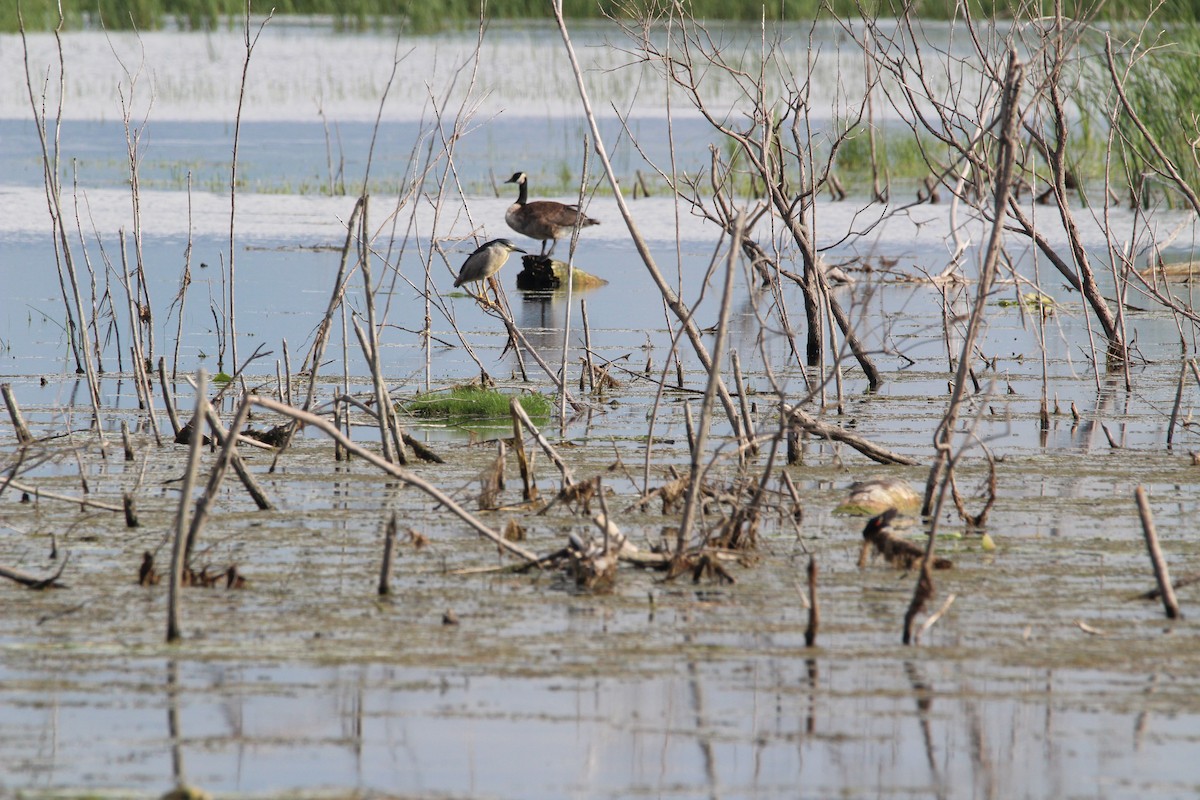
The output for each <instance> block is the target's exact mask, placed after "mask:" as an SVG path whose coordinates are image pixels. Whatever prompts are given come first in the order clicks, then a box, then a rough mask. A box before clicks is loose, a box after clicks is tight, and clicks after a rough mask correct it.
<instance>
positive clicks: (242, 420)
mask: <svg viewBox="0 0 1200 800" xmlns="http://www.w3.org/2000/svg"><path fill="white" fill-rule="evenodd" d="M242 407H245V401H244V400H243V401H242ZM242 407H239V408H238V413H237V414H235V415H234V418H233V422H231V423H230V429H229V430H228V431H226V430H225V428H224V427H223V426H222V425H221V420H220V418H219V417H217V412H215V411H214V410H213V408H212V406H211V405H210V406H209V407H208V409H207V413H206V417H207V419H208V427H209V428H210V429H211V430H212V432H213V436H214V437H215V438H216V440H217V441H218V442H219V443H220V444H221V447H222V451H221V455H220V459H221V460H222V461H225V460H228V462H229V463H230V465H232V466H233V469H234V471H235V472H237V474H238V478H239V479H240V480H241V482H242V485H243V486H245V487H246V492H247V493H248V494H249V495H250V499H252V500H253V501H254V504H255V505H256V506H258V508H259V510H260V511H271V510H272V509H274V508H275V506H274V505H273V504H272V503H271V501H270V500H268V499H267V495H266V492H264V491H263V490H262V487H261V486H259V485H258V481H257V480H255V479H254V475H253V474H252V473H251V472H250V470H248V469H247V468H246V463H245V462H244V461H242V457H241V456H240V455H239V454H238V451H237V448H236V446H235V447H232V448H231V447H230V442H233V443H234V444H235V445H236V444H247V445H250V446H252V447H261V448H266V449H270V446H269V445H265V444H263V443H262V442H259V441H255V440H254V439H250V438H248V437H246V436H243V435H242V434H241V433H240V431H241V429H242V426H243V425H245V424H246V419H247V417H248V416H249V413H248V412H247V413H243V412H242ZM218 463H219V462H218Z"/></svg>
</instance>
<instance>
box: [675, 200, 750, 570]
mask: <svg viewBox="0 0 1200 800" xmlns="http://www.w3.org/2000/svg"><path fill="white" fill-rule="evenodd" d="M744 224H745V214H744V213H743V214H739V215H738V218H737V222H736V223H735V225H734V230H733V239H732V241H731V242H730V244H729V256H728V259H727V261H726V264H725V286H724V289H723V291H722V294H721V310H720V312H719V314H718V315H717V332H716V335H715V337H714V339H713V352H712V361H711V363H710V365H709V367H708V384H707V386H706V387H705V390H704V400H703V402H702V403H701V404H700V424H699V426H698V428H697V430H696V447H695V449H694V450H693V451H692V459H691V473H690V474H689V481H688V489H687V495H686V498H685V500H684V505H683V516H682V518H681V519H680V521H679V532H678V535H677V537H676V540H675V554H674V555H675V558H676V559H682V558H683V553H684V551H685V550H686V549H687V541H688V538H689V537H690V536H691V534H692V526H693V525H694V524H695V519H696V512H697V509H698V507H699V500H700V487H701V485H702V483H703V480H704V467H703V464H702V459H703V454H704V451H705V448H706V444H707V441H708V430H709V427H710V426H711V424H712V408H713V402H714V400H715V395H716V393H717V387H718V385H719V384H720V383H721V369H720V364H721V363H722V361H723V356H724V353H725V345H726V341H725V334H726V332H727V331H728V329H729V311H730V306H731V305H732V303H733V278H734V275H735V274H736V272H737V270H736V266H737V256H738V251H739V249H740V247H741V242H740V240H741V235H742V226H743V225H744ZM731 421H732V422H733V426H734V434H735V435H738V425H737V419H736V415H735V417H734V419H733V420H731Z"/></svg>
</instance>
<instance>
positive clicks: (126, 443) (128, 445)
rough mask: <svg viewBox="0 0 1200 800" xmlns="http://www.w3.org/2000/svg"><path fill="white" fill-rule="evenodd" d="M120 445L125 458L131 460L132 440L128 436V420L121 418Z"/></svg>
mask: <svg viewBox="0 0 1200 800" xmlns="http://www.w3.org/2000/svg"><path fill="white" fill-rule="evenodd" d="M121 445H122V447H123V448H124V450H125V460H126V461H133V442H132V441H131V440H130V438H129V422H128V421H126V420H121Z"/></svg>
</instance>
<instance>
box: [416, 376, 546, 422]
mask: <svg viewBox="0 0 1200 800" xmlns="http://www.w3.org/2000/svg"><path fill="white" fill-rule="evenodd" d="M512 397H513V395H509V394H504V393H503V392H498V391H496V390H495V389H485V388H483V387H482V386H477V385H462V386H455V387H453V388H451V389H445V390H441V391H436V392H427V393H424V394H418V395H416V396H415V397H413V398H412V399H410V400H405V401H402V402H400V403H397V406H396V407H397V410H399V411H403V412H405V413H407V414H411V415H412V416H414V417H425V418H429V419H445V420H451V421H453V420H463V419H506V418H508V417H509V416H510V414H511V412H510V411H509V402H510V401H511V400H512ZM517 397H518V402H519V403H520V404H521V408H523V409H525V413H526V414H528V415H529V416H530V417H532V418H534V419H547V418H549V416H550V411H551V410H552V409H553V407H554V404H553V402H552V401H551V400H550V398H549V397H547V396H546V395H544V394H540V393H538V392H525V393H522V394H520V395H517Z"/></svg>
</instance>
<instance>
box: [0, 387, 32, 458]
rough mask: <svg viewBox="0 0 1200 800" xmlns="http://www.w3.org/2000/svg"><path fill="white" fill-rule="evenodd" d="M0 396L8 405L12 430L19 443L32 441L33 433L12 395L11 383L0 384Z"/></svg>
mask: <svg viewBox="0 0 1200 800" xmlns="http://www.w3.org/2000/svg"><path fill="white" fill-rule="evenodd" d="M0 396H3V397H4V404H5V405H6V406H7V407H8V418H9V419H10V420H12V425H13V432H14V433H16V435H17V442H18V443H20V444H29V443H30V442H32V441H33V434H31V433H30V432H29V428H28V427H27V426H26V425H25V418H24V417H23V416H21V407H20V406H19V405H17V399H16V398H15V397H13V393H12V385H11V384H8V383H3V384H0Z"/></svg>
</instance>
